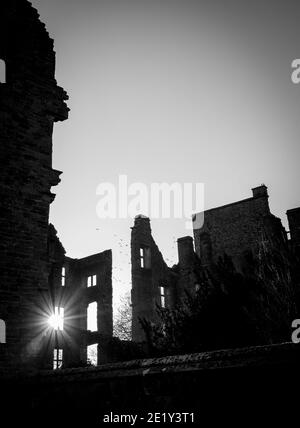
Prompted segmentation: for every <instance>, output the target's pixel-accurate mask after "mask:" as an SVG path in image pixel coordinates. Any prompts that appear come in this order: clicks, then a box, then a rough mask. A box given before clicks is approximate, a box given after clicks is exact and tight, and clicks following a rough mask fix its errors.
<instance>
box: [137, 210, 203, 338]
mask: <svg viewBox="0 0 300 428" xmlns="http://www.w3.org/2000/svg"><path fill="white" fill-rule="evenodd" d="M141 250H144V251H145V258H146V259H145V260H143V262H141V253H140V251H141ZM178 255H179V257H178V258H179V263H178V265H176V266H174V267H173V268H170V267H168V266H167V264H166V263H165V261H164V259H163V256H162V254H161V252H160V251H159V249H158V247H157V245H156V243H155V241H154V239H153V237H152V234H151V227H150V220H149V218H147V217H144V216H137V217H136V218H135V221H134V226H133V228H132V233H131V269H132V291H131V297H132V339H133V341H135V342H142V341H144V340H145V333H144V331H143V329H142V327H141V324H140V321H139V320H140V319H147V320H149V321H150V320H151V321H155V320H157V307H159V306H161V304H162V302H161V291H160V287H164V293H165V294H164V297H165V299H164V304H165V307H169V308H171V307H174V306H175V305H176V303H178V302H179V301H180V299H181V298H182V297H183V295H184V293H185V290H188V291H189V292H193V291H194V290H195V287H196V284H197V279H196V276H195V269H196V266H197V265H199V260H198V258H197V256H196V255H195V253H194V248H193V238H192V237H190V236H187V237H184V238H180V239H178ZM147 259H148V260H147ZM143 265H144V266H143Z"/></svg>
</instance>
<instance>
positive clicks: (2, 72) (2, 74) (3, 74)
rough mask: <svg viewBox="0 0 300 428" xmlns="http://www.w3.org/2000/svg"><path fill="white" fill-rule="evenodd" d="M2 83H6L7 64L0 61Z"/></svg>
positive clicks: (0, 80)
mask: <svg viewBox="0 0 300 428" xmlns="http://www.w3.org/2000/svg"><path fill="white" fill-rule="evenodd" d="M0 83H6V63H5V61H4V60H3V59H0Z"/></svg>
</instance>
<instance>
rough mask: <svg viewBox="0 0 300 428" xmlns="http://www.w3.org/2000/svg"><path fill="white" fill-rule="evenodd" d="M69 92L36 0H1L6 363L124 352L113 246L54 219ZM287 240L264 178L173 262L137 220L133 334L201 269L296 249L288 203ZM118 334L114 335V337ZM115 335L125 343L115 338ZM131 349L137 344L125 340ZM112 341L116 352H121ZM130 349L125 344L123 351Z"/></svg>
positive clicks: (182, 243)
mask: <svg viewBox="0 0 300 428" xmlns="http://www.w3.org/2000/svg"><path fill="white" fill-rule="evenodd" d="M67 99H68V96H67V94H66V92H65V91H64V90H63V89H62V88H60V87H59V86H58V85H57V82H56V80H55V52H54V50H53V40H52V39H51V38H50V37H49V34H48V33H47V31H46V29H45V26H44V24H42V23H41V22H40V20H39V15H38V13H37V11H36V9H34V8H33V7H32V5H31V4H30V2H29V1H27V0H10V1H9V2H5V3H1V5H0V140H1V141H0V142H1V144H0V169H1V181H0V371H1V370H3V371H8V370H9V369H12V370H15V369H26V368H28V369H31V368H48V369H49V368H59V367H62V366H63V367H74V366H78V365H82V364H86V362H87V360H91V361H92V362H93V363H94V364H97V363H100V362H105V361H111V360H112V359H114V358H116V355H117V353H118V350H117V347H115V348H113V347H111V346H110V345H111V343H112V342H113V336H112V335H113V332H112V330H113V322H112V253H111V251H110V250H108V251H104V252H102V253H99V254H94V255H91V256H88V257H85V258H82V259H71V258H69V257H67V256H66V254H65V250H64V247H63V245H62V244H61V242H60V241H59V239H58V237H57V233H56V230H55V228H54V226H52V225H49V207H50V204H51V202H52V201H53V200H54V194H53V193H52V190H51V188H52V186H55V185H57V184H58V183H59V181H60V178H59V177H60V174H61V172H60V171H57V170H55V169H53V167H52V133H53V126H54V123H55V122H58V121H64V120H66V119H67V118H68V107H67V105H66V101H67ZM287 216H288V221H289V228H290V239H288V237H287V233H286V231H285V230H284V228H283V227H282V225H281V221H280V219H278V218H276V217H275V216H274V215H273V214H272V213H271V212H270V209H269V205H268V194H267V188H266V187H265V186H260V187H257V188H254V189H253V196H252V197H251V198H248V199H244V200H242V201H238V202H234V203H232V204H228V205H225V206H223V207H217V208H214V209H211V210H207V211H205V212H204V225H203V227H202V228H201V229H195V230H194V241H195V249H194V243H193V238H192V237H191V236H186V237H182V238H180V239H178V263H177V264H176V265H175V266H173V267H169V266H167V264H166V263H165V261H164V259H163V255H162V254H161V252H160V250H159V248H158V247H157V245H156V243H155V241H154V239H153V237H152V233H151V227H150V220H149V219H148V218H146V217H143V216H138V217H137V218H136V219H135V222H134V226H133V228H132V236H131V265H132V317H133V320H132V336H133V341H134V342H143V341H144V340H145V336H144V332H143V330H142V328H141V325H140V323H139V319H141V318H145V319H148V320H155V319H156V308H157V305H159V306H161V307H170V308H172V307H174V306H175V305H176V304H177V303H179V302H180V301H181V299H182V298H183V296H184V295H185V292H186V290H187V291H188V292H190V293H192V292H194V291H196V290H197V289H199V287H200V286H201V285H200V284H199V272H200V271H201V269H202V268H204V267H207V268H210V267H212V266H213V265H214V264H215V263H216V262H217V260H218V258H219V257H221V256H223V255H224V254H227V255H228V256H230V257H231V258H232V260H233V262H234V264H235V265H236V268H237V269H243V266H244V263H245V256H246V255H248V254H249V253H252V254H255V253H256V251H257V245H258V243H259V241H260V240H261V239H270V240H272V242H276V245H279V246H281V245H286V244H288V245H289V247H290V248H291V249H292V251H293V252H295V253H298V254H299V248H300V232H299V230H300V229H299V226H300V208H295V209H292V210H289V211H288V212H287ZM114 343H115V342H114ZM117 345H118V343H117ZM128 349H129V348H128ZM112 350H113V351H112ZM126 352H127V351H126Z"/></svg>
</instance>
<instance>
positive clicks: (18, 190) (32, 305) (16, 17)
mask: <svg viewBox="0 0 300 428" xmlns="http://www.w3.org/2000/svg"><path fill="white" fill-rule="evenodd" d="M0 62H1V70H2V71H1V80H0V82H1V83H0V170H1V181H0V319H1V320H2V321H4V323H5V326H6V340H5V341H4V340H3V341H2V342H5V343H1V344H0V369H1V368H2V369H3V370H7V368H8V367H14V368H17V367H22V368H24V367H26V366H30V367H31V366H35V365H37V357H38V355H39V354H40V350H41V346H42V342H43V328H44V324H45V322H47V311H48V308H47V305H48V302H47V299H48V297H47V296H48V295H49V293H48V263H47V236H48V217H49V206H50V204H51V202H52V201H53V199H54V195H53V194H52V193H51V187H52V186H55V185H57V184H58V183H59V175H60V172H59V171H56V170H54V169H52V132H53V124H54V122H57V121H63V120H65V119H67V117H68V108H67V106H66V104H65V100H67V95H66V93H65V92H64V90H63V89H62V88H60V87H59V86H57V83H56V80H55V53H54V50H53V40H52V39H51V38H50V37H49V34H48V33H47V31H46V29H45V26H44V24H42V23H41V22H40V20H39V15H38V13H37V11H36V9H34V8H33V7H32V5H31V4H30V3H29V2H28V1H27V0H9V1H7V2H1V5H0Z"/></svg>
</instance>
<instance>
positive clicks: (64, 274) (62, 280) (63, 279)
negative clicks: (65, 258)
mask: <svg viewBox="0 0 300 428" xmlns="http://www.w3.org/2000/svg"><path fill="white" fill-rule="evenodd" d="M65 285H66V268H65V267H62V269H61V286H62V287H64V286H65Z"/></svg>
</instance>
